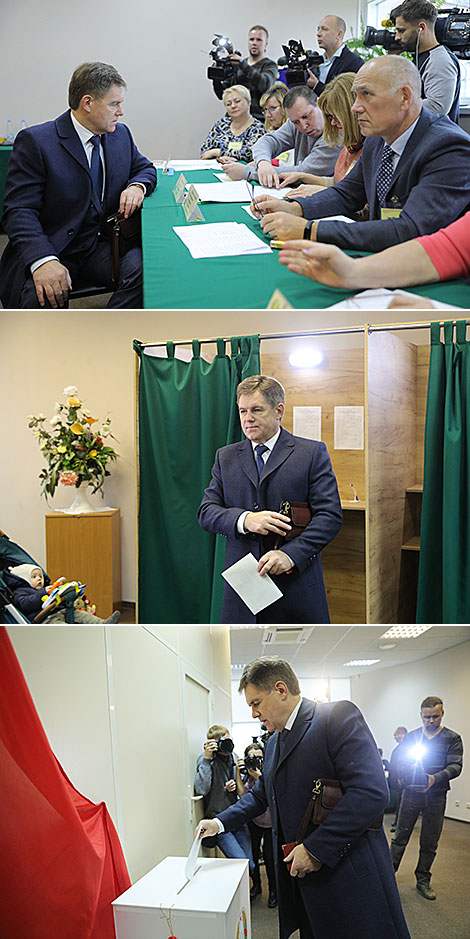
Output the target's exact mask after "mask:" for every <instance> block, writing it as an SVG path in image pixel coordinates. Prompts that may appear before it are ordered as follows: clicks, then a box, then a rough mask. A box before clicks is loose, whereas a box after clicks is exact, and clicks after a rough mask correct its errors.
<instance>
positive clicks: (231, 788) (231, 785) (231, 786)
mask: <svg viewBox="0 0 470 939" xmlns="http://www.w3.org/2000/svg"><path fill="white" fill-rule="evenodd" d="M236 788H237V784H236V782H235V780H234V779H227V782H226V783H225V789H226V790H227V792H235V789H236Z"/></svg>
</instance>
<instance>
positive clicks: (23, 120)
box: [18, 117, 28, 133]
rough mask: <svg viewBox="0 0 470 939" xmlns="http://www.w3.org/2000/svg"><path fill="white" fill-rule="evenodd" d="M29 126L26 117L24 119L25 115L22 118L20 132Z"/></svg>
mask: <svg viewBox="0 0 470 939" xmlns="http://www.w3.org/2000/svg"><path fill="white" fill-rule="evenodd" d="M27 126H28V125H27V123H26V121H25V119H24V117H23V118H21V124H20V126H19V130H18V133H19V132H20V130H24V129H25V127H27Z"/></svg>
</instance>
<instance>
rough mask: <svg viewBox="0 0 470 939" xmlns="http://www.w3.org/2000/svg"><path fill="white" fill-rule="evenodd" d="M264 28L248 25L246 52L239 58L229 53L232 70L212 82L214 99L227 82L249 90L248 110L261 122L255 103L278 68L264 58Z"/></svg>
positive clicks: (219, 96) (262, 117)
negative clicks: (249, 27) (225, 75)
mask: <svg viewBox="0 0 470 939" xmlns="http://www.w3.org/2000/svg"><path fill="white" fill-rule="evenodd" d="M268 40H269V36H268V30H267V29H266V27H265V26H261V25H258V24H257V25H256V26H252V27H251V29H250V32H249V33H248V55H247V56H246V58H244V59H242V57H241V55H240V53H239V52H233V53H232V55H231V56H230V60H231V62H232V63H233V67H234V72H233V75H232V76H231V77H230V79H229V80H228V79H224V80H223V81H214V82H213V85H214V91H215V93H216V95H217V97H218V98H222V95H223V93H224V91H225V89H226V88H230V86H231V85H245V87H246V88H248V91H249V92H250V97H251V108H250V110H251V113H252V115H253V117H256V118H257V119H258V120H259V121H263V123H264V114H263V111H262V108H261V105H260V103H259V99H260V98H261V95H264V93H265V91H267V90H268V88H270V87H271V85H272V84H273V83H274V82H275V81H276V80H277V76H278V69H277V65H276V63H275V62H274V61H273V60H272V59H268V57H267V55H266V49H267V48H268Z"/></svg>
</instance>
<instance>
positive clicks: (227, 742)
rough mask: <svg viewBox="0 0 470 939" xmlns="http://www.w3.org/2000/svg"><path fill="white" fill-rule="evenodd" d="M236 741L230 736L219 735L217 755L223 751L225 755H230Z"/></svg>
mask: <svg viewBox="0 0 470 939" xmlns="http://www.w3.org/2000/svg"><path fill="white" fill-rule="evenodd" d="M233 747H234V743H233V740H231V738H230V737H219V739H218V741H217V753H215V756H218V755H219V753H221V754H222V755H223V756H228V755H229V753H233Z"/></svg>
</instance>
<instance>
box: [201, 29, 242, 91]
mask: <svg viewBox="0 0 470 939" xmlns="http://www.w3.org/2000/svg"><path fill="white" fill-rule="evenodd" d="M212 45H213V46H214V48H213V49H211V51H210V52H209V55H210V57H211V59H212V61H213V63H214V64H213V65H210V66H209V68H208V69H207V77H208V78H210V79H211V81H217V82H224V83H226V87H227V88H230V85H231V84H232V79H233V77H234V75H235V72H236V70H237V63H236V62H232V61H231V60H230V58H229V56H231V55H232V53H233V52H234V51H235V52H236V50H234V48H233V46H232V43H231V42H230V39H229V38H228V37H227V36H221V34H220V33H216V34H215V39H213V40H212ZM237 55H240V53H239V52H237Z"/></svg>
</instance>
